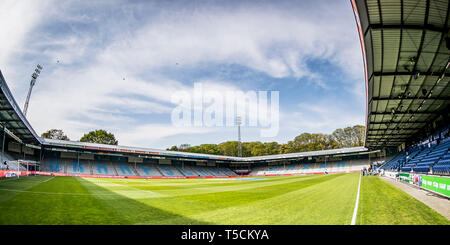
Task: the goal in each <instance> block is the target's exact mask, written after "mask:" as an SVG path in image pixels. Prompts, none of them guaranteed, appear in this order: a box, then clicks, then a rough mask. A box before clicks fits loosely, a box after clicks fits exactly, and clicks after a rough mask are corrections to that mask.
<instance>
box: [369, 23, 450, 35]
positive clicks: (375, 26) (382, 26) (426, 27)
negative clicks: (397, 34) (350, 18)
mask: <svg viewBox="0 0 450 245" xmlns="http://www.w3.org/2000/svg"><path fill="white" fill-rule="evenodd" d="M392 29H394V30H398V29H403V30H405V29H410V30H427V31H434V32H441V33H447V32H448V31H449V30H448V28H445V27H437V26H434V25H430V24H424V25H404V24H403V25H401V24H398V25H386V24H370V25H369V26H368V27H367V30H366V31H365V33H364V35H367V32H368V31H369V30H392Z"/></svg>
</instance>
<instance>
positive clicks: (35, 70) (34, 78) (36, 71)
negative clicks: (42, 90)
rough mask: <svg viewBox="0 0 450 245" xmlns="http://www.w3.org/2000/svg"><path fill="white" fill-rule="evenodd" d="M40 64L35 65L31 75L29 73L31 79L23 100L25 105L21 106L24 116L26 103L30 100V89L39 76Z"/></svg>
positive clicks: (26, 108) (26, 107)
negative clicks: (25, 97)
mask: <svg viewBox="0 0 450 245" xmlns="http://www.w3.org/2000/svg"><path fill="white" fill-rule="evenodd" d="M41 70H42V66H41V65H39V64H38V65H37V68H36V69H34V73H33V75H31V78H32V79H31V81H30V89H29V90H28V95H27V99H26V100H25V105H24V106H23V114H24V115H25V117H26V116H27V110H28V103H29V102H30V97H31V91H32V90H33V86H34V84H36V79H37V78H38V77H39V74H41Z"/></svg>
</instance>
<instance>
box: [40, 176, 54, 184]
mask: <svg viewBox="0 0 450 245" xmlns="http://www.w3.org/2000/svg"><path fill="white" fill-rule="evenodd" d="M54 178H55V176H53V177H51V178H48V179H46V180H44V181H42V182H41V183H45V182H47V181H50V180H52V179H54Z"/></svg>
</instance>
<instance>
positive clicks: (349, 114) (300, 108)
mask: <svg viewBox="0 0 450 245" xmlns="http://www.w3.org/2000/svg"><path fill="white" fill-rule="evenodd" d="M0 28H1V30H3V33H4V34H5V37H8V38H5V37H3V38H2V39H1V40H0V45H1V47H2V52H1V53H0V69H1V71H2V72H3V74H4V76H5V78H6V80H7V82H8V85H9V86H10V88H11V90H12V92H13V95H14V96H15V98H16V100H17V102H18V103H19V105H20V106H23V103H24V100H25V97H26V93H27V90H28V86H29V80H30V75H31V73H32V72H33V70H34V68H35V66H36V65H37V64H41V65H42V66H44V70H43V72H42V74H41V76H40V77H39V79H38V82H37V85H36V86H35V88H34V90H33V94H32V97H31V102H30V106H29V109H28V119H29V121H30V122H31V124H32V126H33V127H34V129H35V130H36V132H37V133H38V134H41V133H42V132H44V131H46V130H48V129H51V128H59V129H63V130H64V132H65V133H66V134H67V135H68V136H69V138H70V139H72V140H78V139H79V138H80V137H81V136H82V135H83V134H84V133H86V132H88V131H90V130H93V129H99V128H102V129H106V130H108V131H111V132H113V133H114V134H115V135H116V137H117V138H118V140H119V144H121V145H131V146H142V147H153V148H167V147H170V146H172V145H179V144H182V143H188V144H192V145H196V144H201V143H220V142H223V141H227V140H236V139H237V132H236V128H230V127H174V126H173V125H172V123H171V120H170V118H171V117H170V116H171V112H172V110H173V109H174V108H175V107H176V104H174V103H173V102H172V101H171V99H170V98H171V95H172V94H173V93H175V92H177V91H192V89H193V86H194V83H199V82H200V83H202V84H203V86H204V87H207V88H209V89H212V90H217V91H228V90H230V91H243V92H247V91H259V90H263V91H279V98H280V100H279V101H280V106H279V110H280V122H279V124H280V126H279V127H280V130H279V132H278V134H277V135H276V136H274V137H261V136H260V134H259V132H260V131H259V130H260V128H258V127H244V128H243V129H242V140H243V141H255V140H258V141H263V142H267V141H278V142H280V143H284V142H287V141H288V140H291V139H293V138H294V137H295V136H296V135H299V134H301V133H303V132H321V133H331V132H332V131H333V130H334V129H336V128H341V127H346V126H352V125H355V124H364V123H365V119H364V117H365V97H364V94H365V92H364V73H363V72H364V71H363V64H362V56H361V47H360V43H359V38H358V35H357V29H356V24H355V20H354V16H353V12H352V9H351V6H350V1H344V0H342V1H335V0H332V1H248V2H245V1H153V2H152V1H116V0H107V1H51V0H43V1H34V0H30V1H10V0H6V1H1V3H0Z"/></svg>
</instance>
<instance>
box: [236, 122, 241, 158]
mask: <svg viewBox="0 0 450 245" xmlns="http://www.w3.org/2000/svg"><path fill="white" fill-rule="evenodd" d="M241 122H242V119H241V117H240V116H237V117H236V124H237V126H238V157H242V145H241Z"/></svg>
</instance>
